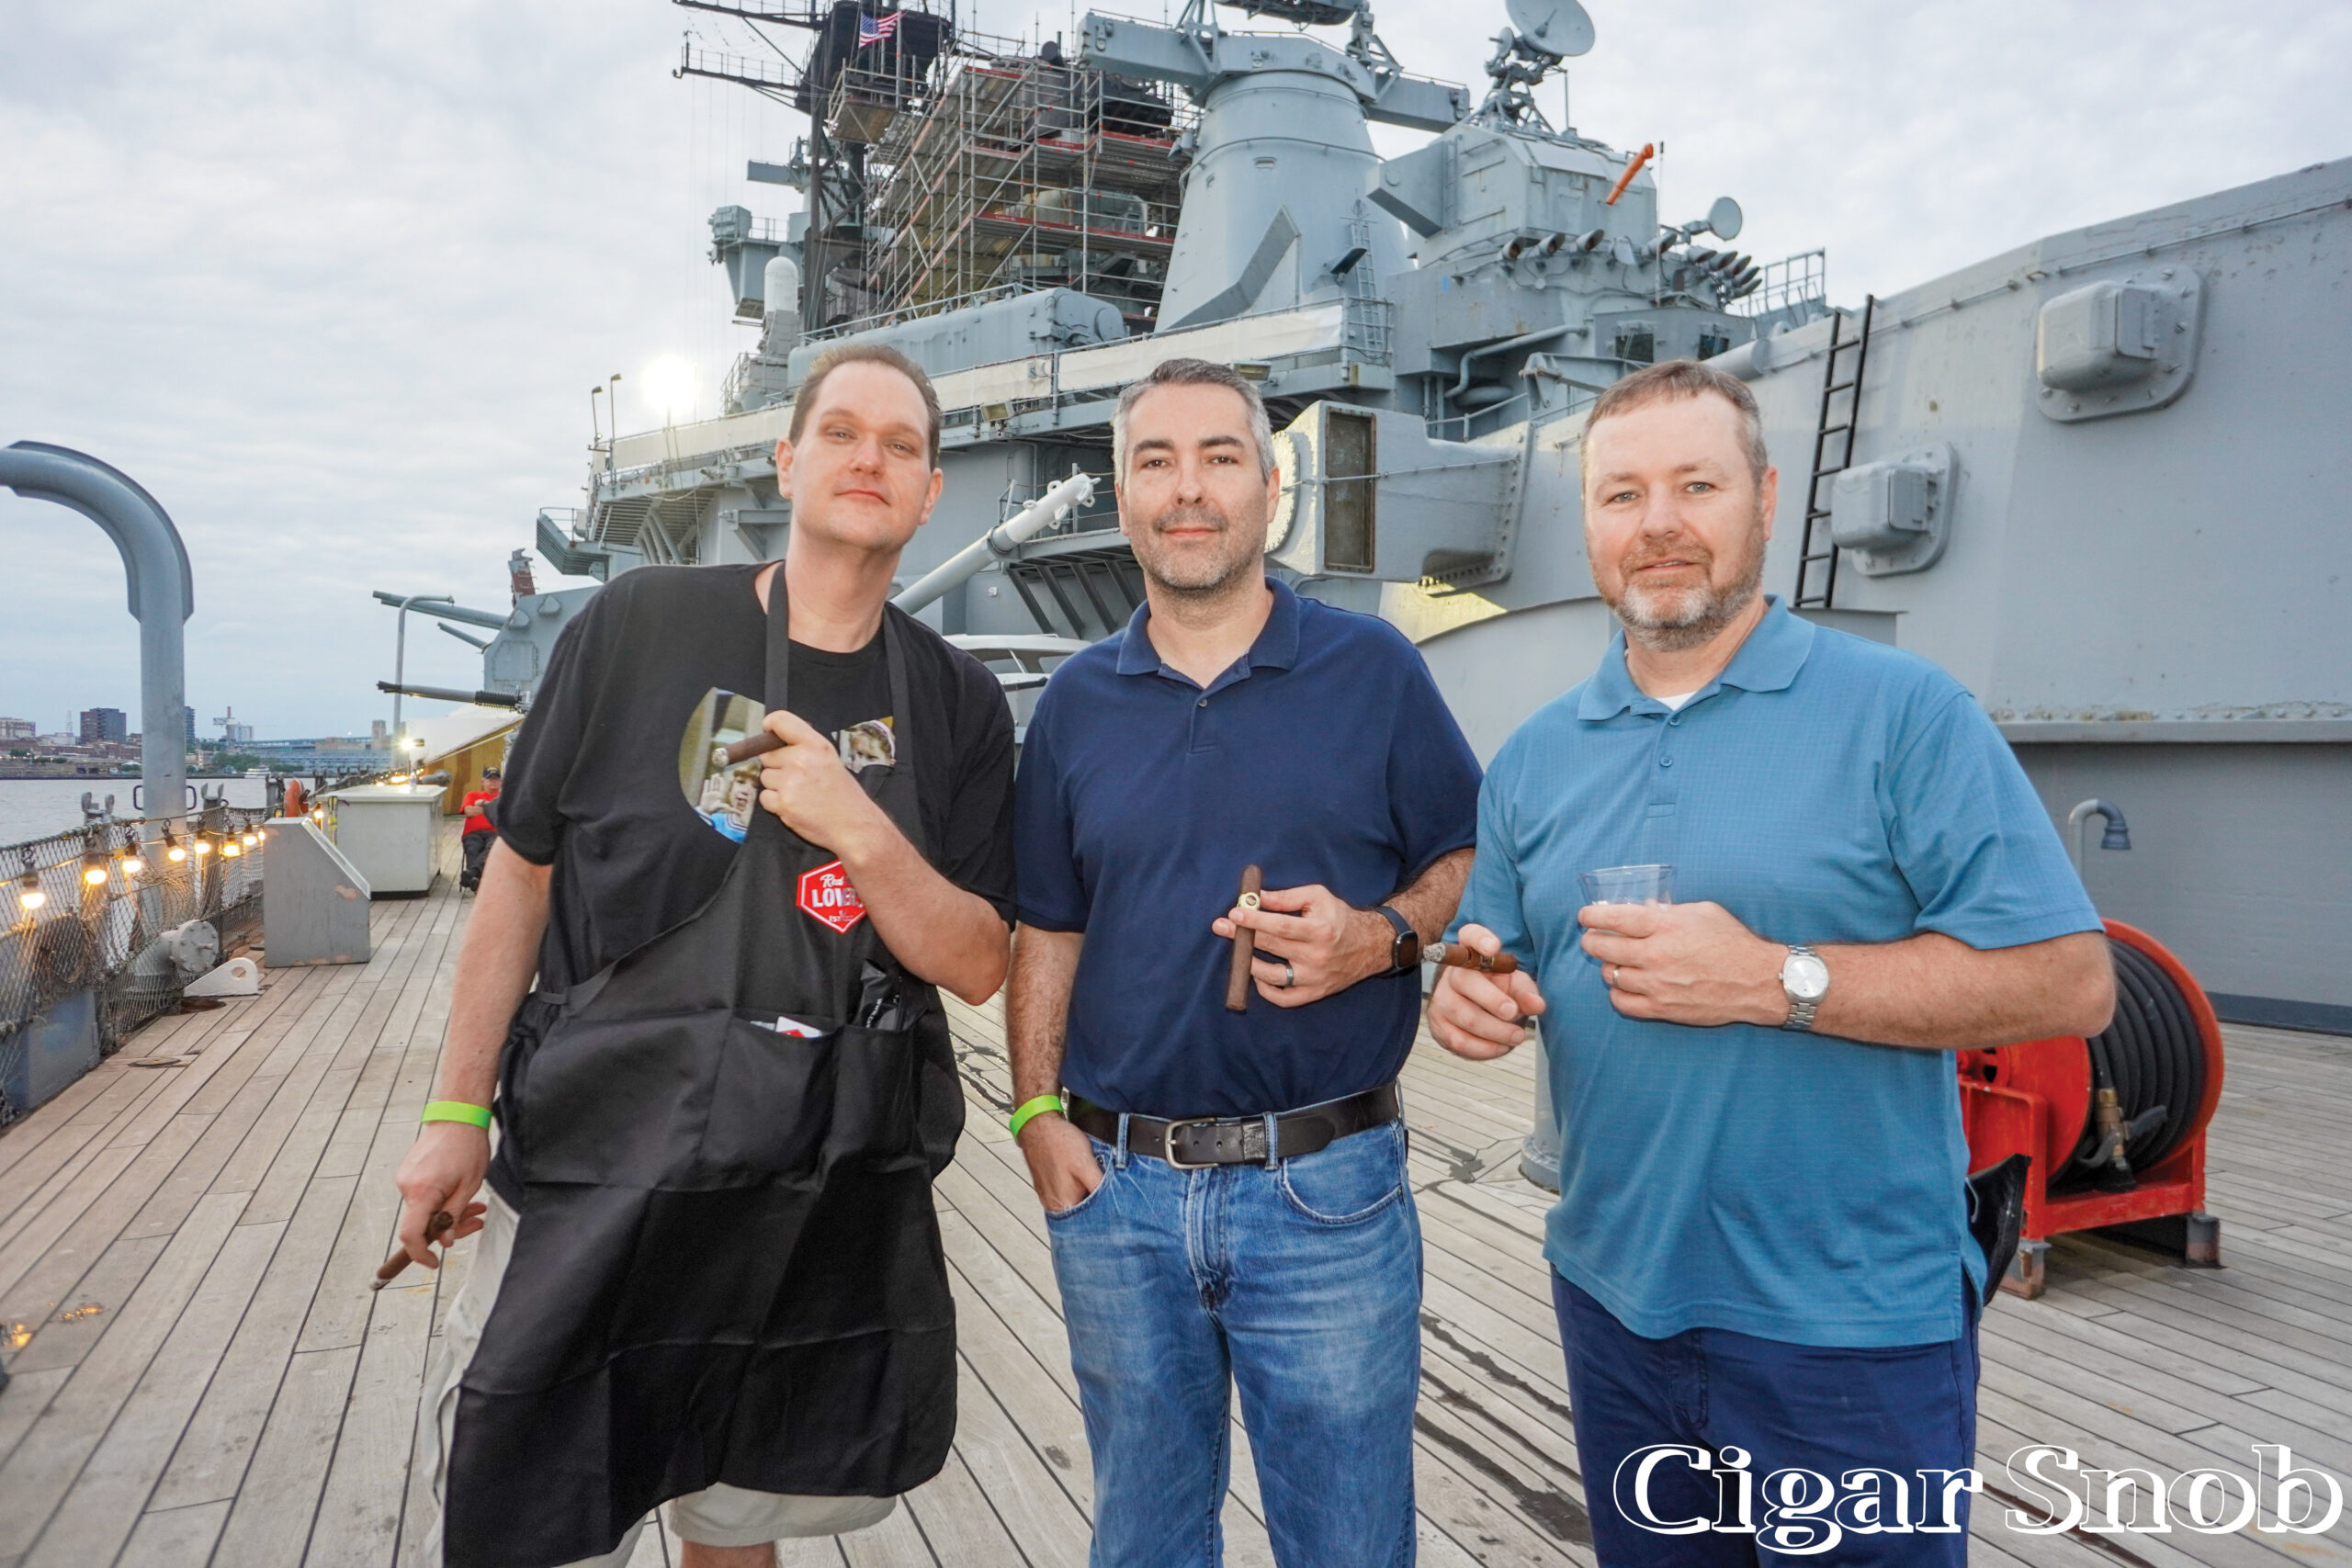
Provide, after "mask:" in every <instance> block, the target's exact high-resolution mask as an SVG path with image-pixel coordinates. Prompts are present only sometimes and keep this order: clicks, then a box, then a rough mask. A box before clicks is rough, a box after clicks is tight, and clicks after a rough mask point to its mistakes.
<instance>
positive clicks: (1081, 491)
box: [890, 473, 1094, 615]
mask: <svg viewBox="0 0 2352 1568" xmlns="http://www.w3.org/2000/svg"><path fill="white" fill-rule="evenodd" d="M1093 499H1094V476H1093V475H1091V474H1080V473H1073V474H1071V475H1070V476H1069V478H1068V479H1064V480H1062V481H1061V483H1059V484H1057V485H1056V486H1055V487H1054V488H1053V489H1051V490H1049V491H1046V493H1045V494H1043V495H1041V496H1039V497H1038V498H1037V499H1036V500H1035V501H1033V502H1030V503H1029V505H1028V506H1027V507H1025V508H1023V510H1022V511H1021V512H1020V513H1017V514H1016V515H1015V516H1013V517H1012V519H1010V520H1009V521H1007V522H1003V523H1000V524H998V525H996V526H995V527H993V528H991V529H989V531H988V532H987V533H985V534H983V535H981V536H979V537H978V538H977V539H975V540H973V541H972V542H971V543H970V544H968V545H966V546H965V547H963V548H962V549H960V550H957V551H956V553H955V554H954V555H952V556H949V557H948V558H946V559H945V560H944V561H941V562H940V563H939V564H938V565H937V566H935V567H933V568H932V569H931V570H930V571H928V572H926V573H924V574H923V576H922V578H920V579H918V580H917V581H915V582H914V583H912V584H910V586H909V587H907V588H906V589H904V590H903V591H901V592H899V595H898V597H896V598H895V599H892V600H891V601H890V603H891V604H896V605H897V606H898V607H899V609H901V610H904V611H906V612H907V614H909V615H913V614H914V613H915V612H916V611H918V610H920V609H922V607H923V606H924V605H926V604H931V603H932V602H933V600H936V599H938V598H940V597H941V596H942V595H944V594H945V593H946V592H948V591H949V590H950V589H953V588H956V587H958V586H960V585H961V584H962V583H963V582H964V581H966V580H967V579H968V578H969V577H970V576H971V575H972V574H973V573H974V572H976V571H978V570H980V568H982V567H984V566H986V565H988V564H989V561H991V560H1001V559H1003V558H1005V557H1006V556H1009V555H1011V554H1012V552H1013V551H1014V550H1015V549H1017V548H1019V547H1020V546H1021V545H1022V544H1023V541H1025V540H1027V539H1029V538H1030V537H1031V536H1034V535H1036V534H1039V533H1042V532H1043V531H1044V530H1045V529H1046V527H1048V526H1050V525H1053V524H1056V523H1058V522H1060V521H1061V520H1062V519H1063V518H1065V517H1067V516H1069V514H1070V513H1072V512H1074V511H1076V510H1077V509H1078V508H1079V507H1081V506H1084V505H1085V504H1086V503H1087V502H1091V501H1092V500H1093Z"/></svg>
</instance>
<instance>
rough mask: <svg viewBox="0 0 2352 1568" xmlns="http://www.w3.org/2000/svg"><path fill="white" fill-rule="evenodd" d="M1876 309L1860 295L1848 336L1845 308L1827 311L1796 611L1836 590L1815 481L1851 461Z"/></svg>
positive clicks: (1825, 515)
mask: <svg viewBox="0 0 2352 1568" xmlns="http://www.w3.org/2000/svg"><path fill="white" fill-rule="evenodd" d="M1877 312H1878V296H1876V295H1875V294H1873V295H1870V296H1867V297H1865V298H1864V299H1863V300H1862V324H1861V330H1860V332H1859V333H1856V334H1855V335H1854V336H1852V337H1848V336H1846V335H1845V332H1846V312H1845V311H1843V310H1833V311H1831V312H1830V314H1829V363H1828V365H1827V366H1826V367H1825V368H1824V370H1823V371H1822V376H1821V417H1820V418H1819V419H1818V420H1816V421H1815V430H1814V435H1813V478H1812V480H1811V482H1809V483H1808V484H1807V485H1806V486H1805V491H1804V548H1803V550H1802V551H1801V552H1800V553H1799V555H1798V557H1797V591H1796V596H1795V598H1794V600H1793V601H1792V607H1793V608H1796V609H1799V610H1826V609H1828V608H1829V607H1830V600H1831V599H1832V598H1833V597H1834V596H1835V595H1836V593H1837V592H1838V542H1837V540H1836V539H1835V538H1834V537H1832V536H1831V534H1830V531H1829V503H1828V502H1826V501H1825V500H1824V499H1823V498H1822V493H1821V484H1822V481H1823V480H1824V479H1829V478H1830V477H1832V476H1833V475H1836V474H1838V473H1841V472H1843V471H1844V470H1845V469H1846V468H1848V467H1849V466H1850V465H1851V464H1852V463H1853V460H1854V426H1855V425H1857V424H1859V423H1861V414H1862V371H1863V367H1865V366H1866V365H1867V364H1868V363H1869V361H1870V352H1871V317H1872V316H1873V315H1875V314H1877ZM1846 354H1851V355H1853V356H1854V373H1853V375H1852V376H1851V377H1849V378H1847V379H1846V380H1843V381H1840V380H1839V379H1838V369H1839V367H1840V366H1839V356H1840V355H1846ZM1841 392H1843V393H1846V394H1848V397H1847V400H1846V417H1845V419H1844V420H1843V421H1842V422H1841V423H1837V424H1832V423H1829V412H1830V410H1831V409H1833V408H1835V407H1836V406H1837V400H1838V394H1839V393H1841ZM1833 439H1835V440H1837V441H1838V460H1837V461H1836V462H1834V463H1833V462H1831V461H1829V444H1830V442H1831V441H1832V440H1833Z"/></svg>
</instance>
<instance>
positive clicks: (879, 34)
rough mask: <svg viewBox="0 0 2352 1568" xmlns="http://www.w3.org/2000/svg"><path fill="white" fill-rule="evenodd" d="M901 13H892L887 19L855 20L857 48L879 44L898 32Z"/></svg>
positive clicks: (866, 18) (864, 18)
mask: <svg viewBox="0 0 2352 1568" xmlns="http://www.w3.org/2000/svg"><path fill="white" fill-rule="evenodd" d="M902 15H904V13H903V12H899V11H893V12H891V13H890V14H889V15H888V16H887V17H858V19H857V47H858V48H860V49H864V48H865V46H866V45H867V44H869V43H880V42H881V41H882V40H883V39H886V38H888V37H889V36H890V35H891V34H892V33H895V32H897V31H898V30H899V17H900V16H902Z"/></svg>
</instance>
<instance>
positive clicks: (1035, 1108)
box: [1005, 1094, 1062, 1138]
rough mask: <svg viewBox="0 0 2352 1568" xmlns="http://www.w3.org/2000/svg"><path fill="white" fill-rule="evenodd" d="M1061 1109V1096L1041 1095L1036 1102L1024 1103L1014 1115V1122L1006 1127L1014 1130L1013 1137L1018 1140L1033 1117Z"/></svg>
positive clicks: (1007, 1123)
mask: <svg viewBox="0 0 2352 1568" xmlns="http://www.w3.org/2000/svg"><path fill="white" fill-rule="evenodd" d="M1061 1108H1062V1097H1061V1096H1060V1095H1058V1094H1041V1095H1039V1096H1038V1097H1037V1098H1036V1099H1035V1100H1027V1101H1024V1102H1023V1105H1022V1107H1021V1109H1020V1110H1018V1111H1014V1112H1013V1113H1012V1121H1010V1122H1006V1123H1005V1125H1006V1126H1008V1127H1010V1128H1012V1135H1013V1136H1014V1137H1016V1138H1017V1137H1019V1136H1021V1129H1022V1128H1023V1127H1026V1126H1027V1125H1029V1119H1030V1118H1031V1117H1033V1116H1042V1115H1044V1114H1045V1113H1046V1111H1059V1110H1060V1109H1061Z"/></svg>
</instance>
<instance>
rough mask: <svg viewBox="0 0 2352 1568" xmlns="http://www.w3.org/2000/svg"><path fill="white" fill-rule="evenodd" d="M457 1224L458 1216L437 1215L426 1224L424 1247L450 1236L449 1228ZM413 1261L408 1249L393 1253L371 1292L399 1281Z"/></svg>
mask: <svg viewBox="0 0 2352 1568" xmlns="http://www.w3.org/2000/svg"><path fill="white" fill-rule="evenodd" d="M457 1223H458V1216H457V1215H455V1214H452V1213H436V1214H435V1215H434V1216H433V1217H432V1218H431V1219H429V1220H427V1221H425V1222H424V1245H425V1246H427V1247H430V1246H432V1245H433V1244H434V1243H435V1242H436V1241H439V1240H440V1239H441V1238H442V1237H443V1236H445V1235H448V1234H449V1227H450V1226H451V1225H454V1224H457ZM411 1261H412V1259H411V1258H410V1257H409V1255H408V1248H406V1247H402V1248H401V1249H400V1250H399V1251H398V1252H395V1253H393V1254H392V1255H391V1256H390V1258H385V1259H384V1266H383V1267H382V1268H381V1269H377V1270H376V1282H375V1283H374V1284H372V1285H370V1286H368V1289H369V1290H371V1291H380V1290H382V1289H383V1288H384V1287H385V1286H386V1285H389V1284H390V1283H391V1282H392V1281H393V1280H397V1279H399V1278H400V1277H401V1269H405V1268H407V1267H408V1266H409V1264H410V1262H411Z"/></svg>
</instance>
